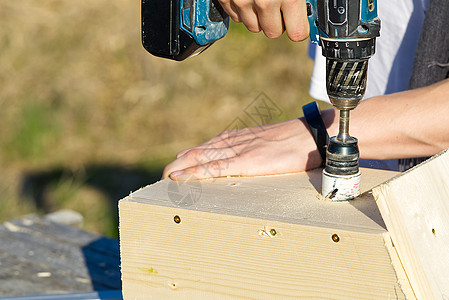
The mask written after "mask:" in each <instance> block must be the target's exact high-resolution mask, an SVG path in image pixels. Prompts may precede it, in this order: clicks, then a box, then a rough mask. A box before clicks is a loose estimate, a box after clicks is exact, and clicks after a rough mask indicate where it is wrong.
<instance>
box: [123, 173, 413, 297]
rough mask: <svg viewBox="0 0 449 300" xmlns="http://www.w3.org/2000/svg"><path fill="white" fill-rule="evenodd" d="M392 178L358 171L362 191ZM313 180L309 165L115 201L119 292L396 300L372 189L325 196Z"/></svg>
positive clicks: (161, 187)
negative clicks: (338, 197)
mask: <svg viewBox="0 0 449 300" xmlns="http://www.w3.org/2000/svg"><path fill="white" fill-rule="evenodd" d="M393 175H395V173H392V172H387V171H378V170H367V169H364V170H362V190H364V191H369V190H370V188H372V187H373V186H374V185H376V184H379V183H381V182H383V181H385V180H387V179H389V178H391V177H392V176H393ZM320 183H321V171H320V170H314V171H311V172H307V173H301V174H291V175H282V176H266V177H254V178H221V179H215V180H207V181H197V182H190V183H180V184H178V183H176V182H173V181H170V180H163V181H161V182H158V183H156V184H154V185H151V186H148V187H146V188H144V189H141V190H139V191H137V192H134V193H132V194H131V195H130V196H129V197H127V198H126V199H124V200H121V201H120V203H119V210H120V240H121V242H120V245H121V264H122V282H123V295H124V297H125V299H150V298H151V299H222V298H223V299H228V298H251V299H279V298H291V299H297V298H304V299H309V298H314V297H321V298H327V299H348V298H353V299H379V298H380V299H405V296H406V295H405V294H404V292H403V291H402V289H401V285H400V284H399V283H398V281H399V279H403V278H405V276H404V273H403V270H402V269H401V267H399V272H398V274H396V272H395V270H394V268H393V266H392V258H391V257H390V255H393V256H394V255H395V250H394V247H393V246H392V245H391V243H390V245H389V246H388V245H386V239H387V240H388V241H389V237H388V234H387V233H386V230H385V224H384V223H383V221H382V218H381V216H380V213H379V211H378V209H377V206H376V204H375V202H374V199H373V198H372V195H371V194H370V193H364V194H363V195H362V197H360V198H359V199H358V200H354V201H351V202H326V201H323V200H320V199H318V197H317V195H318V191H319V190H321V186H320ZM178 221H179V222H178ZM387 248H389V249H390V252H389V251H388V250H387ZM395 259H396V260H397V257H396V258H395ZM401 284H402V285H403V290H404V291H409V290H410V288H409V286H407V285H408V281H404V282H401ZM407 296H410V297H413V295H407Z"/></svg>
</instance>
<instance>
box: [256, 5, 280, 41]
mask: <svg viewBox="0 0 449 300" xmlns="http://www.w3.org/2000/svg"><path fill="white" fill-rule="evenodd" d="M254 6H255V8H256V11H257V15H258V17H259V24H260V27H261V29H262V30H263V32H264V33H265V35H266V36H267V37H269V38H272V39H273V38H278V37H280V36H281V35H282V33H283V31H284V30H283V29H284V28H283V24H282V15H281V3H280V1H278V0H255V1H254Z"/></svg>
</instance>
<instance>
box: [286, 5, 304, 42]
mask: <svg viewBox="0 0 449 300" xmlns="http://www.w3.org/2000/svg"><path fill="white" fill-rule="evenodd" d="M281 10H282V15H283V17H284V24H285V30H286V31H287V35H288V37H289V38H290V40H292V41H294V42H299V41H303V40H305V39H306V38H307V37H308V36H309V30H310V28H309V23H308V20H307V10H306V2H305V0H285V1H284V2H282V5H281Z"/></svg>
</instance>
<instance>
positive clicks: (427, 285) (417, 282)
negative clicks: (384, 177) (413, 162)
mask: <svg viewBox="0 0 449 300" xmlns="http://www.w3.org/2000/svg"><path fill="white" fill-rule="evenodd" d="M373 193H374V196H375V198H376V201H377V204H378V206H379V209H380V212H381V214H382V216H383V219H384V220H385V223H386V225H387V228H388V231H389V232H390V234H391V238H392V240H393V243H394V245H395V247H396V249H397V251H398V254H399V257H400V259H401V262H402V264H403V266H404V269H405V271H406V273H407V276H408V278H409V280H410V284H411V286H412V288H413V290H414V292H415V294H416V296H417V298H418V299H449V150H445V151H443V152H442V153H440V154H439V155H436V156H434V157H433V158H431V159H429V160H427V161H426V162H424V163H422V164H420V165H418V166H416V167H415V168H413V169H411V170H409V171H408V172H405V173H403V174H401V175H399V176H397V177H395V178H393V179H392V180H390V181H388V182H386V183H384V184H382V185H380V186H379V187H377V188H375V189H374V190H373Z"/></svg>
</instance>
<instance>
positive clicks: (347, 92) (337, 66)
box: [142, 0, 380, 200]
mask: <svg viewBox="0 0 449 300" xmlns="http://www.w3.org/2000/svg"><path fill="white" fill-rule="evenodd" d="M306 4H307V15H308V20H309V25H310V38H311V40H312V41H313V42H315V43H318V44H320V45H321V47H322V54H323V55H324V56H325V57H326V87H327V93H328V95H329V99H330V101H331V102H332V104H333V105H334V107H335V108H337V109H338V110H340V123H339V124H340V126H339V133H338V135H337V136H334V137H332V138H331V139H330V142H329V145H328V147H327V150H326V157H327V159H326V165H325V169H324V170H323V185H322V194H323V196H325V197H327V198H330V199H331V200H349V199H352V198H354V197H356V196H358V195H359V194H360V172H359V163H358V160H359V150H358V146H357V139H356V138H354V137H351V136H350V135H349V112H350V110H352V109H354V108H355V107H356V106H357V105H358V103H359V102H360V100H361V99H362V98H363V95H364V93H365V87H366V74H367V68H368V59H369V58H370V57H371V56H372V55H373V54H374V51H375V40H376V37H377V36H379V31H380V20H379V19H378V18H377V2H376V0H306ZM228 27H229V17H228V16H227V15H226V13H225V12H224V11H223V9H222V7H221V6H220V4H219V3H218V0H142V43H143V46H144V47H145V49H147V50H148V51H149V52H150V53H152V54H153V55H156V56H160V57H164V58H169V59H174V60H184V59H186V58H187V57H190V56H193V55H197V54H199V53H201V52H202V51H204V50H205V49H207V48H208V47H209V46H210V45H211V44H212V43H214V42H215V41H217V40H218V39H220V38H222V37H224V36H225V35H226V33H227V31H228Z"/></svg>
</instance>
